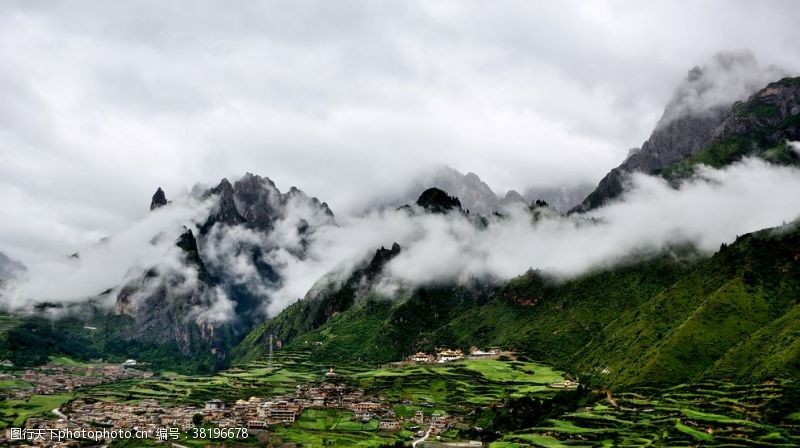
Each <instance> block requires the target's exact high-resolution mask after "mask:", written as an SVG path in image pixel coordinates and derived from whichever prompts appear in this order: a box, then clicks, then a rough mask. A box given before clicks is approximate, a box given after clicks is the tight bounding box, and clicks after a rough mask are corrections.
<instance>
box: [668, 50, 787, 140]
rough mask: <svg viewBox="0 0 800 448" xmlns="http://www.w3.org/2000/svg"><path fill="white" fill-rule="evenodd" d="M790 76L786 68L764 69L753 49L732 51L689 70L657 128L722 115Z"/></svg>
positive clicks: (769, 67) (717, 55) (773, 67)
mask: <svg viewBox="0 0 800 448" xmlns="http://www.w3.org/2000/svg"><path fill="white" fill-rule="evenodd" d="M784 76H786V72H784V71H783V70H782V69H780V68H778V67H776V66H774V65H770V66H768V67H761V66H760V65H759V63H758V61H757V60H756V57H755V56H754V55H753V53H752V52H751V51H750V50H739V51H728V52H721V53H717V54H715V55H714V57H713V58H711V61H710V62H708V63H706V64H704V65H702V66H695V67H694V68H692V69H691V70H689V74H688V75H687V77H686V79H685V80H684V81H683V82H682V83H681V84H680V85H679V86H678V87H677V88H676V89H675V92H674V93H673V95H672V99H671V100H670V102H669V103H668V104H667V106H666V108H665V109H664V115H663V116H662V117H661V119H660V120H659V122H658V125H657V127H659V128H660V127H664V126H666V125H668V124H669V123H671V122H672V121H674V120H676V119H678V118H681V117H684V116H687V115H692V116H702V115H720V114H721V113H724V112H726V110H727V108H729V107H730V105H731V104H733V103H734V102H736V101H741V100H744V99H746V98H747V97H749V96H750V95H752V94H753V93H755V92H756V91H758V90H759V89H761V88H763V87H764V86H765V85H767V84H769V83H770V82H772V81H776V80H778V79H780V78H782V77H784Z"/></svg>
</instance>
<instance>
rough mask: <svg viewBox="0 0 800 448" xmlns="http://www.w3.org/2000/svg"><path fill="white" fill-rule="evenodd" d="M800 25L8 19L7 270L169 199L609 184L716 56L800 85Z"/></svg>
mask: <svg viewBox="0 0 800 448" xmlns="http://www.w3.org/2000/svg"><path fill="white" fill-rule="evenodd" d="M795 9H796V5H795V4H794V3H793V2H791V1H777V2H770V4H769V5H753V4H752V3H751V2H746V1H739V2H736V1H734V2H721V1H714V0H711V1H704V2H695V3H693V4H692V5H691V7H686V6H682V5H675V3H674V2H668V1H660V2H647V3H641V2H632V1H630V2H618V1H600V2H593V3H592V5H591V6H587V5H586V4H585V3H584V2H576V1H565V2H545V3H531V2H518V1H500V2H492V4H487V3H482V2H471V1H467V2H461V1H458V2H455V1H453V2H451V1H443V2H433V3H432V2H425V1H420V2H389V3H388V4H380V5H378V4H373V3H371V2H357V1H353V2H351V1H345V2H337V4H336V5H335V6H334V5H333V4H330V3H329V2H324V1H317V2H315V1H308V2H306V1H301V2H293V3H292V4H291V5H287V4H285V3H283V2H280V3H279V2H259V3H258V4H241V3H239V4H234V5H231V4H230V3H226V2H217V1H203V2H199V3H198V2H189V1H184V2H172V3H170V4H169V5H164V4H162V3H156V2H151V1H146V0H144V1H132V2H125V3H120V2H102V3H97V2H85V1H78V2H77V3H71V4H66V3H58V2H15V1H11V2H3V4H2V6H0V42H2V44H0V64H1V65H2V66H3V67H13V70H5V71H4V72H3V74H2V76H0V77H1V78H2V79H0V159H1V160H2V161H3V163H2V165H0V179H2V180H0V208H2V209H3V211H4V219H3V220H2V222H0V250H2V251H3V252H5V253H7V254H8V255H9V256H11V257H12V258H16V259H20V260H22V261H23V262H25V263H27V262H29V261H31V260H32V259H37V258H44V257H52V256H55V255H57V254H61V253H71V252H73V251H75V250H76V248H78V247H82V246H84V245H85V244H87V243H90V242H91V241H94V240H96V239H98V238H100V237H102V236H106V235H111V234H115V233H118V232H120V231H121V230H122V229H124V228H125V227H126V226H127V224H128V223H130V222H131V221H133V220H136V219H139V218H141V217H142V216H144V215H145V214H146V213H147V204H148V203H149V196H150V195H151V194H152V192H153V191H154V189H155V188H156V187H157V186H162V187H164V189H165V190H166V191H168V192H171V195H172V196H175V195H176V192H179V191H182V190H185V189H187V188H189V187H190V186H191V185H193V184H194V183H196V182H209V181H212V180H217V179H220V178H222V177H233V176H237V175H241V173H243V172H245V171H251V172H256V173H259V174H264V175H269V176H270V177H272V178H273V179H274V180H275V181H276V182H278V183H279V184H281V185H296V186H298V187H300V188H302V189H303V190H304V191H307V192H309V193H310V194H312V195H315V196H318V197H321V198H323V199H324V200H326V201H328V202H329V203H330V204H331V206H332V208H333V209H334V211H336V212H337V215H344V214H348V213H349V212H350V211H352V210H360V209H361V208H363V205H365V204H366V203H367V202H368V201H369V200H370V199H372V198H364V196H367V195H369V193H376V194H380V193H385V192H389V191H398V190H399V188H400V187H401V186H403V180H404V179H407V178H410V177H412V176H413V175H415V174H417V173H418V172H419V171H420V170H422V169H427V168H428V167H430V166H433V165H439V164H446V165H449V166H453V167H454V168H456V169H458V170H460V171H462V172H469V171H473V172H476V173H478V174H479V175H480V176H481V177H482V178H483V179H484V180H485V181H486V182H487V183H488V184H489V185H491V186H492V188H494V189H496V190H497V191H506V190H509V189H516V190H518V191H525V190H526V189H527V188H528V187H537V188H541V187H550V186H555V185H574V184H577V183H581V182H590V183H596V181H597V180H598V179H599V178H600V177H602V175H603V174H605V172H607V171H608V170H609V169H610V168H612V167H614V166H616V165H617V164H618V163H619V161H620V160H622V159H623V158H624V155H625V152H626V148H630V147H633V146H637V145H639V144H641V142H642V141H643V140H644V139H645V138H646V137H647V135H648V134H649V132H650V131H651V129H652V128H653V126H654V124H655V123H656V122H657V120H658V118H659V116H660V115H661V112H662V110H663V105H664V104H665V103H666V102H667V101H668V100H669V98H670V95H671V93H672V91H673V88H674V86H675V85H676V84H677V83H678V82H679V81H680V80H681V79H683V78H684V77H685V73H686V70H687V68H689V67H691V66H693V65H695V64H702V63H703V62H704V61H706V60H708V59H709V58H710V57H711V56H712V55H713V54H715V53H716V52H717V51H719V50H725V49H738V48H749V49H751V50H752V51H753V53H754V54H755V55H757V57H758V59H759V61H760V63H761V64H762V65H764V66H769V65H772V64H775V65H777V66H779V67H783V68H785V69H786V70H787V71H789V72H791V73H797V72H798V69H800V66H799V64H800V62H799V61H800V60H798V58H796V55H797V54H798V53H799V52H800V47H799V45H800V44H799V42H800V29H798V27H797V26H796V23H795V19H794V17H795V14H794V11H795ZM54 48H58V51H53V49H54ZM355 179H357V180H358V181H357V182H356V181H354V180H355Z"/></svg>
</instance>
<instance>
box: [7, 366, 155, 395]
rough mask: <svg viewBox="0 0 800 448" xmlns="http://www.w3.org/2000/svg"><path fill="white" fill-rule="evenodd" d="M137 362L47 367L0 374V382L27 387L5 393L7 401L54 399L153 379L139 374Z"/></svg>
mask: <svg viewBox="0 0 800 448" xmlns="http://www.w3.org/2000/svg"><path fill="white" fill-rule="evenodd" d="M135 367H138V365H137V363H136V361H135V360H131V359H129V360H127V361H125V362H124V363H121V364H107V363H102V364H93V365H87V366H82V365H78V366H66V365H56V364H46V365H44V366H41V367H38V368H36V369H28V370H25V371H24V372H23V373H21V374H20V373H0V381H2V380H6V381H17V382H21V383H22V384H25V386H23V387H15V388H12V389H9V390H8V391H7V392H6V397H5V398H10V399H16V400H25V399H27V398H29V397H30V396H32V395H54V394H59V393H63V392H72V391H73V390H77V389H80V388H84V387H89V386H97V385H100V384H107V383H113V382H116V381H122V380H128V379H133V378H145V379H146V378H150V377H152V376H153V373H152V372H148V371H145V370H140V369H137V368H135Z"/></svg>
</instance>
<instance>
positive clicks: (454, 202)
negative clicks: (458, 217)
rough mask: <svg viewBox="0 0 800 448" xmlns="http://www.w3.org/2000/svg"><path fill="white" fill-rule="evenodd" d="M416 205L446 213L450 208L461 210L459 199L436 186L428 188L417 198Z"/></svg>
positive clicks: (431, 210) (434, 211)
mask: <svg viewBox="0 0 800 448" xmlns="http://www.w3.org/2000/svg"><path fill="white" fill-rule="evenodd" d="M417 205H419V206H420V207H422V208H424V209H425V210H428V211H430V212H433V213H447V212H450V211H452V210H458V211H461V201H459V200H458V198H457V197H455V196H450V195H448V194H447V193H445V192H444V190H440V189H438V188H435V187H434V188H428V189H427V190H425V191H423V192H422V194H421V195H420V196H419V199H417Z"/></svg>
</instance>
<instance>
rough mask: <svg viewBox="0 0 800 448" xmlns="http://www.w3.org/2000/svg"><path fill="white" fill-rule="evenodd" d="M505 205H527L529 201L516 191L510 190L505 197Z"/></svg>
mask: <svg viewBox="0 0 800 448" xmlns="http://www.w3.org/2000/svg"><path fill="white" fill-rule="evenodd" d="M501 202H502V203H503V204H504V205H508V204H527V203H528V200H527V199H525V196H522V195H521V194H519V192H517V191H516V190H508V191H507V192H506V195H505V196H503V200H502V201H501Z"/></svg>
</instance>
